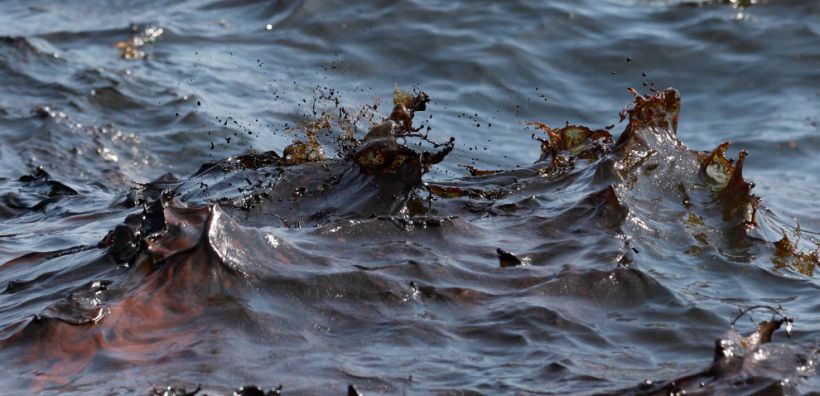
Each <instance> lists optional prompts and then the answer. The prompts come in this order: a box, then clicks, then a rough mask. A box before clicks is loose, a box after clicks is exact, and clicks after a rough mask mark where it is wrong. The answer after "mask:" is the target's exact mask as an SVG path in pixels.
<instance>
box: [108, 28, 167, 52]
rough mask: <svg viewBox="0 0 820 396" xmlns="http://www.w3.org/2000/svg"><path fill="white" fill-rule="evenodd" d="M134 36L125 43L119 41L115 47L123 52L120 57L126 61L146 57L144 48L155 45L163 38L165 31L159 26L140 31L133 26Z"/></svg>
mask: <svg viewBox="0 0 820 396" xmlns="http://www.w3.org/2000/svg"><path fill="white" fill-rule="evenodd" d="M131 30H132V32H133V33H132V35H131V37H129V38H128V40H125V41H118V42H117V44H116V45H115V46H116V48H117V49H119V50H120V51H122V53H121V54H120V56H121V57H122V59H126V60H138V59H143V58H145V57H146V54H145V51H143V50H142V49H143V47H145V46H146V45H148V44H153V43H154V42H155V41H156V40H157V38H159V36H162V33H163V32H164V30H163V29H162V28H161V27H159V26H149V27H147V28H145V29H143V30H142V31H141V32H140V31H139V27H137V26H133V27H132V28H131Z"/></svg>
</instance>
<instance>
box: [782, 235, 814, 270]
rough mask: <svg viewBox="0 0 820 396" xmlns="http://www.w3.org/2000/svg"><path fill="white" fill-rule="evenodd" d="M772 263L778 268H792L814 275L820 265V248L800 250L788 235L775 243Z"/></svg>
mask: <svg viewBox="0 0 820 396" xmlns="http://www.w3.org/2000/svg"><path fill="white" fill-rule="evenodd" d="M774 254H775V256H774V257H772V263H774V265H775V267H777V268H792V269H794V270H796V271H798V272H800V273H801V274H803V275H806V276H812V275H814V270H815V269H816V268H817V266H818V265H820V248H818V249H815V250H814V251H811V252H808V253H805V252H800V251H798V250H797V248H796V247H795V244H792V242H791V241H790V240H789V238H788V237H787V236H785V235H784V236H783V239H781V240H779V241H777V242H775V243H774Z"/></svg>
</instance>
